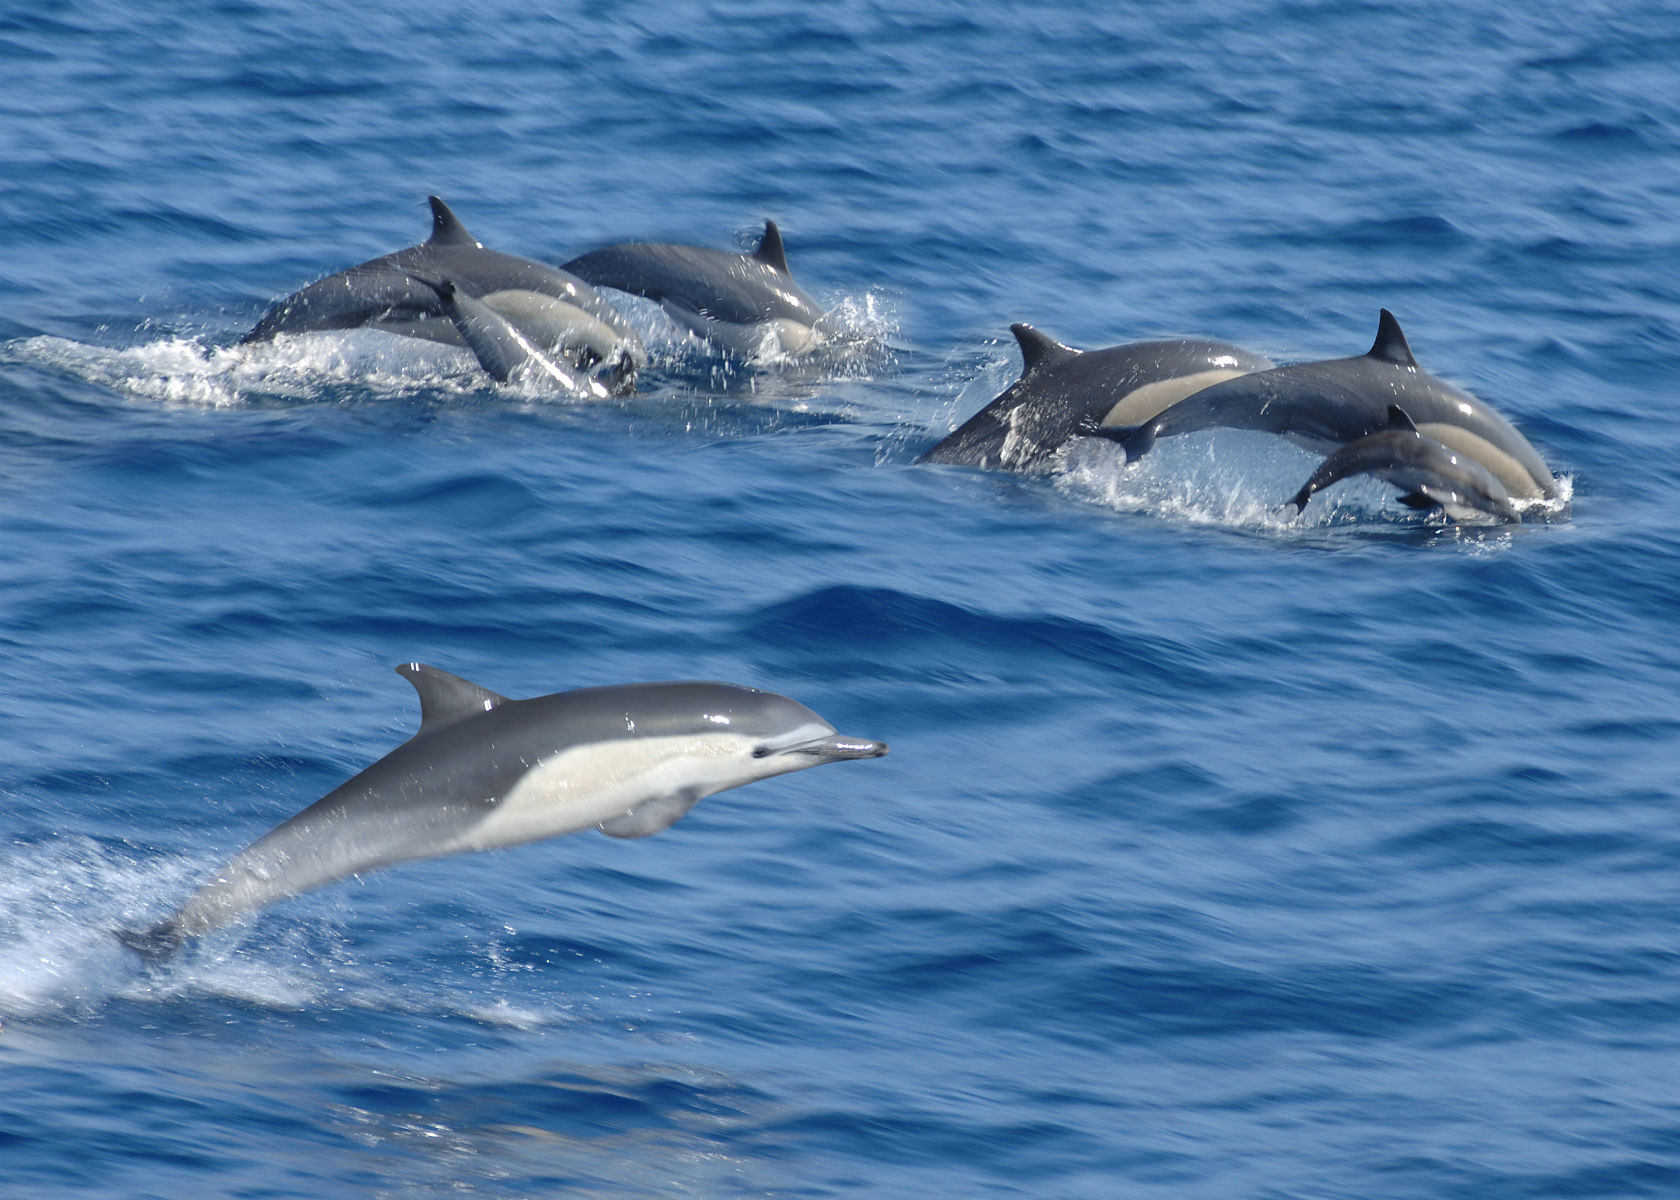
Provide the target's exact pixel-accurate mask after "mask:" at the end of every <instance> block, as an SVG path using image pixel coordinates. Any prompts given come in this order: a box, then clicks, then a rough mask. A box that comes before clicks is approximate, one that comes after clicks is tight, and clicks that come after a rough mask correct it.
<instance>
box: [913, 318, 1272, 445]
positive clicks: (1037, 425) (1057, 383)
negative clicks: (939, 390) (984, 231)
mask: <svg viewBox="0 0 1680 1200" xmlns="http://www.w3.org/2000/svg"><path fill="white" fill-rule="evenodd" d="M1009 329H1010V332H1012V333H1013V334H1014V335H1015V340H1016V341H1017V342H1019V343H1020V345H1021V378H1020V379H1018V380H1016V381H1015V382H1014V383H1012V384H1010V386H1009V387H1008V388H1007V389H1005V390H1004V392H1003V394H1002V395H1000V396H999V397H998V398H997V399H996V400H993V401H992V402H991V403H990V404H988V405H986V407H985V408H983V409H981V410H980V411H979V412H977V413H975V414H974V415H973V416H972V417H970V418H969V419H968V420H967V421H965V422H964V423H963V424H962V425H961V426H959V427H958V428H957V429H956V431H955V432H953V433H952V434H950V435H949V436H948V437H946V438H945V439H944V440H943V441H941V442H940V443H939V444H938V445H937V446H935V447H934V448H933V449H931V450H929V451H928V452H927V453H926V454H924V455H922V457H921V458H920V459H919V460H918V461H920V462H925V463H953V464H956V465H959V466H967V467H987V468H993V469H998V468H1001V469H1003V470H1010V471H1022V470H1027V469H1029V468H1032V467H1035V466H1038V465H1040V464H1041V463H1043V462H1044V461H1045V460H1046V459H1048V458H1049V457H1050V456H1051V455H1053V454H1054V453H1055V452H1056V450H1057V449H1058V448H1059V447H1060V446H1061V445H1062V444H1063V443H1064V442H1066V441H1067V440H1068V439H1070V438H1073V437H1076V436H1078V435H1080V434H1091V433H1095V432H1097V431H1098V430H1100V429H1102V428H1103V427H1105V426H1121V427H1124V428H1128V429H1130V428H1134V427H1136V426H1139V425H1142V424H1143V423H1144V422H1145V421H1148V420H1150V419H1151V418H1153V417H1155V416H1157V415H1159V414H1160V413H1161V411H1162V410H1164V409H1166V408H1168V407H1170V406H1171V405H1173V404H1176V403H1178V402H1179V401H1181V400H1183V399H1184V398H1185V397H1186V396H1190V395H1193V394H1194V393H1196V392H1199V391H1201V390H1202V389H1203V388H1205V387H1209V386H1211V385H1213V384H1215V383H1219V382H1221V381H1222V380H1226V379H1233V378H1235V377H1236V376H1238V375H1244V374H1247V373H1248V372H1250V371H1264V370H1266V369H1267V368H1269V367H1271V366H1272V362H1271V360H1270V359H1267V358H1262V357H1261V356H1260V355H1258V354H1252V353H1250V352H1249V351H1247V350H1244V349H1242V348H1241V347H1238V346H1229V345H1226V344H1225V343H1224V342H1207V341H1199V340H1183V341H1159V342H1133V343H1130V344H1128V345H1124V346H1110V347H1108V348H1107V349H1104V350H1075V349H1074V348H1073V347H1072V346H1064V345H1063V344H1062V343H1060V342H1058V341H1056V340H1055V339H1054V338H1051V337H1049V336H1047V335H1045V334H1043V333H1040V332H1039V331H1038V330H1037V329H1034V328H1033V327H1032V326H1031V325H1026V324H1018V325H1011V326H1010V327H1009Z"/></svg>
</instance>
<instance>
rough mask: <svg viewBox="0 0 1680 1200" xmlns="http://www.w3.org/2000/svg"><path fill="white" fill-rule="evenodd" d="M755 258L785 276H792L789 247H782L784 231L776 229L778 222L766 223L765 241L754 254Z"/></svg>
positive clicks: (759, 244) (760, 243)
mask: <svg viewBox="0 0 1680 1200" xmlns="http://www.w3.org/2000/svg"><path fill="white" fill-rule="evenodd" d="M752 256H753V258H755V259H756V260H758V261H759V262H761V263H763V264H764V265H765V266H767V267H770V268H771V269H772V270H776V271H780V272H781V273H782V274H783V275H791V274H793V272H792V271H789V270H788V265H787V247H785V246H783V245H782V231H781V230H780V229H777V228H776V222H774V221H766V222H764V240H763V241H761V242H759V243H758V249H757V250H754V251H753V252H752Z"/></svg>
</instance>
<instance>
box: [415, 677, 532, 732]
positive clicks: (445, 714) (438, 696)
mask: <svg viewBox="0 0 1680 1200" xmlns="http://www.w3.org/2000/svg"><path fill="white" fill-rule="evenodd" d="M397 674H398V675H401V676H402V677H403V678H404V679H406V680H408V681H409V682H410V683H412V684H413V685H414V690H415V691H417V692H419V693H420V733H430V732H432V731H433V730H434V729H441V728H442V727H443V726H445V725H453V724H454V723H455V722H456V721H459V720H462V719H463V718H466V717H470V716H473V715H475V714H477V713H483V712H489V711H490V710H491V709H493V708H495V707H497V706H498V705H501V704H507V703H508V702H509V701H508V698H507V697H506V696H501V695H498V694H497V693H495V692H492V691H491V690H490V689H489V688H482V687H479V686H478V684H476V683H473V682H471V681H470V680H466V679H462V678H461V677H460V676H459V675H451V674H450V673H449V672H448V671H440V670H438V669H437V668H436V667H428V666H427V665H426V664H425V663H416V662H411V663H404V664H403V665H402V666H400V667H398V668H397ZM415 736H416V737H418V736H419V734H416V735H415Z"/></svg>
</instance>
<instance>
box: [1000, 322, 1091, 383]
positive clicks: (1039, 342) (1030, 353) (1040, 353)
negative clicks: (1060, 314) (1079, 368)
mask: <svg viewBox="0 0 1680 1200" xmlns="http://www.w3.org/2000/svg"><path fill="white" fill-rule="evenodd" d="M1009 332H1010V333H1013V334H1014V335H1015V340H1016V341H1017V342H1020V343H1021V374H1023V375H1030V374H1031V373H1032V372H1034V371H1036V370H1038V368H1040V367H1053V366H1055V365H1056V364H1058V363H1064V362H1066V361H1067V360H1068V359H1070V358H1078V357H1079V356H1080V355H1081V354H1083V353H1085V352H1084V351H1083V350H1075V349H1074V348H1073V347H1072V346H1064V345H1062V343H1060V342H1058V341H1057V340H1056V339H1055V338H1053V337H1051V336H1050V335H1049V334H1047V333H1040V332H1039V331H1038V330H1036V329H1034V328H1033V327H1032V326H1031V325H1028V324H1027V323H1026V322H1025V321H1019V322H1017V323H1016V324H1014V325H1011V326H1010V327H1009Z"/></svg>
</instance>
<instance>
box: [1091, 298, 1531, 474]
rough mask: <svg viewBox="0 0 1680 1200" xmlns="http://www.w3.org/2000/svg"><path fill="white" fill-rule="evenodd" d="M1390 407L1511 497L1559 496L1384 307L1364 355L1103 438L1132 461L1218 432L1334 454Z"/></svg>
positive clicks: (1285, 373)
mask: <svg viewBox="0 0 1680 1200" xmlns="http://www.w3.org/2000/svg"><path fill="white" fill-rule="evenodd" d="M1391 404H1398V405H1399V406H1400V407H1401V408H1403V409H1405V411H1406V412H1407V413H1408V414H1410V416H1411V418H1412V419H1413V420H1414V421H1416V422H1417V428H1418V430H1419V432H1421V433H1423V434H1424V435H1425V436H1427V437H1431V438H1434V439H1435V440H1436V441H1437V442H1440V443H1442V444H1443V445H1445V446H1447V447H1449V448H1450V449H1452V450H1454V451H1456V452H1458V453H1459V454H1461V455H1463V456H1465V457H1466V458H1469V459H1472V460H1474V461H1475V462H1477V463H1480V464H1481V465H1482V466H1484V467H1486V468H1487V469H1488V470H1489V471H1491V472H1492V473H1493V474H1494V476H1495V477H1496V478H1498V480H1499V481H1500V483H1502V484H1504V486H1505V490H1506V491H1507V492H1509V493H1510V494H1511V495H1512V496H1516V497H1520V498H1524V499H1529V498H1538V497H1546V498H1550V497H1552V496H1555V495H1556V494H1557V484H1556V481H1555V480H1553V478H1552V473H1551V471H1550V469H1549V468H1547V466H1546V464H1545V462H1544V461H1542V460H1541V458H1540V455H1539V454H1538V453H1537V452H1536V451H1535V449H1534V447H1533V446H1531V445H1529V443H1528V439H1527V438H1525V437H1523V435H1522V434H1520V433H1518V432H1517V430H1516V428H1515V426H1513V425H1512V424H1511V423H1510V422H1509V421H1507V420H1506V419H1505V418H1504V417H1503V416H1501V415H1500V414H1499V413H1497V412H1495V411H1494V410H1493V409H1491V408H1489V407H1488V406H1487V405H1486V404H1484V403H1483V402H1482V401H1480V400H1478V399H1476V398H1475V397H1474V396H1472V395H1470V394H1469V393H1468V392H1465V391H1461V390H1460V389H1458V388H1456V387H1453V386H1452V385H1451V384H1449V383H1446V382H1444V381H1442V380H1440V379H1437V378H1435V377H1434V376H1433V375H1430V374H1428V373H1427V372H1425V371H1424V370H1423V369H1422V368H1421V367H1419V366H1418V364H1417V359H1415V358H1413V357H1412V350H1411V347H1410V346H1408V345H1407V344H1406V335H1405V334H1404V333H1402V332H1401V330H1400V323H1399V322H1398V321H1396V320H1395V319H1394V314H1393V313H1391V312H1389V311H1388V310H1387V309H1386V308H1385V309H1383V310H1382V316H1381V318H1380V320H1379V322H1378V325H1377V339H1376V341H1375V342H1374V343H1373V344H1372V346H1371V349H1370V350H1369V351H1368V352H1367V353H1365V354H1362V355H1359V356H1357V357H1354V358H1337V359H1329V360H1327V361H1324V362H1308V363H1297V364H1295V365H1293V366H1287V367H1275V368H1273V369H1272V370H1270V371H1257V372H1255V373H1254V374H1251V375H1244V376H1242V377H1241V378H1239V379H1230V380H1226V381H1225V382H1224V383H1217V384H1214V385H1213V386H1212V387H1210V388H1206V389H1205V390H1203V391H1201V392H1198V393H1197V394H1196V395H1195V396H1193V397H1191V398H1190V399H1188V400H1185V401H1182V402H1181V403H1178V404H1175V405H1173V406H1172V407H1171V408H1169V409H1167V410H1166V411H1165V412H1163V413H1161V414H1160V415H1158V416H1157V417H1155V418H1154V419H1153V420H1150V421H1144V422H1142V423H1140V424H1139V425H1138V427H1137V428H1136V429H1133V430H1126V429H1123V428H1112V429H1111V428H1105V429H1103V430H1102V431H1101V433H1102V436H1104V437H1111V438H1113V439H1115V440H1116V441H1119V442H1120V443H1121V444H1122V445H1123V446H1125V448H1126V456H1127V458H1129V459H1137V458H1138V457H1140V456H1141V455H1144V454H1147V453H1148V452H1149V450H1150V448H1151V447H1152V446H1153V445H1154V444H1155V441H1156V439H1157V438H1163V437H1169V436H1171V435H1173V434H1178V433H1191V432H1194V431H1196V430H1202V429H1215V428H1236V429H1257V430H1262V431H1264V432H1267V433H1276V434H1281V435H1283V436H1284V437H1286V438H1288V439H1290V440H1291V441H1293V442H1295V443H1297V444H1299V445H1302V446H1305V447H1307V448H1308V449H1310V450H1322V451H1325V452H1329V451H1332V450H1334V449H1335V448H1336V447H1337V446H1341V445H1344V444H1346V443H1348V442H1352V441H1356V440H1358V439H1359V438H1362V437H1367V436H1369V435H1371V434H1373V433H1380V432H1382V431H1383V430H1384V429H1385V428H1387V426H1388V406H1389V405H1391Z"/></svg>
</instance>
